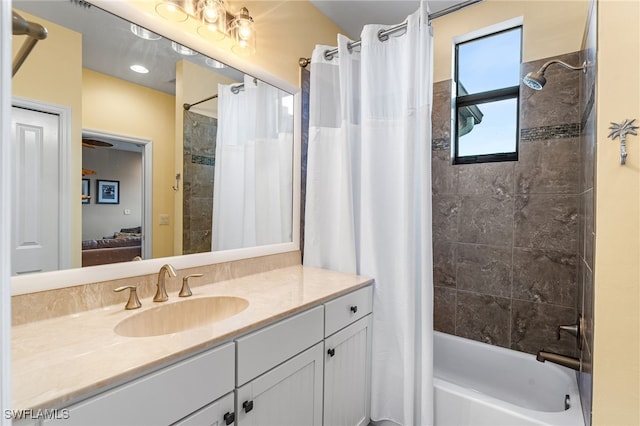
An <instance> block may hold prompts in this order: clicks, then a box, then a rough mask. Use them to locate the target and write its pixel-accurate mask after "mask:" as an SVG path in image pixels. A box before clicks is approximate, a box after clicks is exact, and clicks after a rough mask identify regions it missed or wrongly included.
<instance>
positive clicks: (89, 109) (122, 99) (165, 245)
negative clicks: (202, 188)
mask: <svg viewBox="0 0 640 426" xmlns="http://www.w3.org/2000/svg"><path fill="white" fill-rule="evenodd" d="M82 99H83V103H82V105H83V127H84V128H86V129H91V130H100V131H104V132H111V133H117V134H120V135H124V136H132V137H138V138H142V139H150V140H152V141H153V207H152V214H153V229H152V233H153V257H165V256H173V252H174V249H173V233H174V226H175V220H174V219H175V218H174V215H173V213H174V197H175V193H174V191H173V189H171V187H172V186H173V185H175V175H174V172H173V170H174V141H173V139H174V135H175V123H174V113H175V100H174V97H173V96H171V95H168V94H166V93H163V92H159V91H157V90H152V89H148V88H146V87H143V86H139V85H136V84H132V83H129V82H127V81H124V80H120V79H116V78H113V77H110V76H107V75H105V74H101V73H98V72H95V71H91V70H87V69H85V70H83V72H82ZM160 214H169V215H170V218H171V219H170V221H169V225H160V224H159V215H160Z"/></svg>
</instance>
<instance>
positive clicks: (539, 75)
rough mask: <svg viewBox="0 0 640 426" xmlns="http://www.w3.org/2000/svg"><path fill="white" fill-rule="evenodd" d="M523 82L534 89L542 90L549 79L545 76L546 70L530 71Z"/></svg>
mask: <svg viewBox="0 0 640 426" xmlns="http://www.w3.org/2000/svg"><path fill="white" fill-rule="evenodd" d="M522 82H523V83H524V84H526V85H527V86H529V87H531V88H532V89H533V90H542V88H543V87H544V85H545V84H547V79H546V78H545V77H544V71H542V72H540V71H538V72H530V73H528V74H527V75H525V76H524V78H523V79H522Z"/></svg>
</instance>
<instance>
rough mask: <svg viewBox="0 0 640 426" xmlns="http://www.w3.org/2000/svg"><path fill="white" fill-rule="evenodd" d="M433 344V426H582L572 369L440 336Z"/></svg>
mask: <svg viewBox="0 0 640 426" xmlns="http://www.w3.org/2000/svg"><path fill="white" fill-rule="evenodd" d="M433 346H434V379H433V383H434V398H435V406H434V411H435V425H436V426H449V425H456V426H462V425H469V426H498V425H505V426H519V425H563V426H564V425H567V426H569V425H570V426H584V420H583V417H582V407H581V405H580V396H579V394H578V385H577V382H576V375H575V371H573V370H571V369H568V368H565V367H562V366H559V365H555V364H551V363H550V362H549V361H547V362H545V363H541V362H538V361H536V359H535V356H533V355H528V354H525V353H522V352H517V351H512V350H509V349H505V348H500V347H497V346H492V345H487V344H485V343H480V342H476V341H473V340H469V339H463V338H461V337H456V336H451V335H449V334H444V333H439V332H435V336H434V344H433ZM566 395H568V399H567V402H568V405H569V408H568V409H565V399H566Z"/></svg>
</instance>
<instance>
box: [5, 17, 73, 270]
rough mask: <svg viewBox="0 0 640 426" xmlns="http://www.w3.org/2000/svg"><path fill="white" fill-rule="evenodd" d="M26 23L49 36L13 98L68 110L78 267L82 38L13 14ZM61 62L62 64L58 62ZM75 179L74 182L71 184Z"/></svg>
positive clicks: (15, 83) (16, 42)
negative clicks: (69, 112)
mask: <svg viewBox="0 0 640 426" xmlns="http://www.w3.org/2000/svg"><path fill="white" fill-rule="evenodd" d="M16 11H17V12H18V13H19V14H20V15H21V16H22V17H23V18H25V19H26V20H28V21H36V22H39V23H41V24H42V25H43V26H44V27H46V28H47V30H48V32H49V35H48V37H47V38H46V39H45V40H42V41H39V42H38V44H36V46H35V48H34V49H33V50H32V51H31V54H30V55H29V56H28V57H27V60H26V61H25V62H24V64H23V65H22V67H21V68H20V70H19V71H18V73H17V74H16V75H15V76H14V77H13V79H12V82H11V84H12V93H13V95H14V96H19V97H23V98H29V99H32V100H39V101H42V102H46V103H51V104H56V105H60V106H65V107H69V108H71V120H72V122H71V147H70V148H71V159H70V161H69V165H70V167H71V177H72V187H71V193H70V200H71V206H70V212H71V227H72V228H71V265H72V267H79V266H80V265H81V264H82V258H81V251H80V249H81V244H80V241H81V238H82V227H81V223H82V210H81V207H82V204H81V203H80V195H81V193H82V190H81V176H82V172H81V167H82V156H81V155H80V144H81V139H82V93H81V88H80V85H78V84H77V82H78V81H80V79H81V78H82V75H81V69H82V35H81V34H79V33H76V32H74V31H71V30H68V29H66V28H64V27H61V26H59V25H56V24H54V23H52V22H49V21H46V20H44V19H41V18H39V17H38V18H36V17H34V16H33V15H30V14H28V13H26V12H22V11H20V10H16ZM24 39H25V37H24V36H17V37H13V40H12V43H13V55H14V56H15V53H16V52H17V51H18V49H19V48H20V46H22V43H23V42H24ZM61 58H62V59H63V60H61ZM74 178H77V180H75V181H74V180H73V179H74Z"/></svg>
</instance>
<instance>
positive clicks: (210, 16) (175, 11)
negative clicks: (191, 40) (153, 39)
mask: <svg viewBox="0 0 640 426" xmlns="http://www.w3.org/2000/svg"><path fill="white" fill-rule="evenodd" d="M156 13H157V14H158V15H159V16H161V17H163V18H164V19H167V20H169V21H173V22H185V21H187V20H189V19H192V20H195V21H196V22H198V24H199V25H198V28H197V33H198V34H199V35H200V36H201V37H203V38H206V39H207V40H213V41H215V40H223V39H224V38H225V37H230V38H233V40H234V43H233V46H232V48H231V50H232V51H233V52H234V53H235V54H237V55H241V56H248V55H252V54H254V53H255V52H256V31H255V26H254V21H253V18H252V17H251V15H249V10H248V9H247V8H246V7H243V8H241V9H240V11H239V12H238V13H237V14H235V15H234V14H231V13H229V11H228V10H227V8H226V7H225V4H224V1H223V0H162V1H161V2H160V3H158V4H157V5H156Z"/></svg>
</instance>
